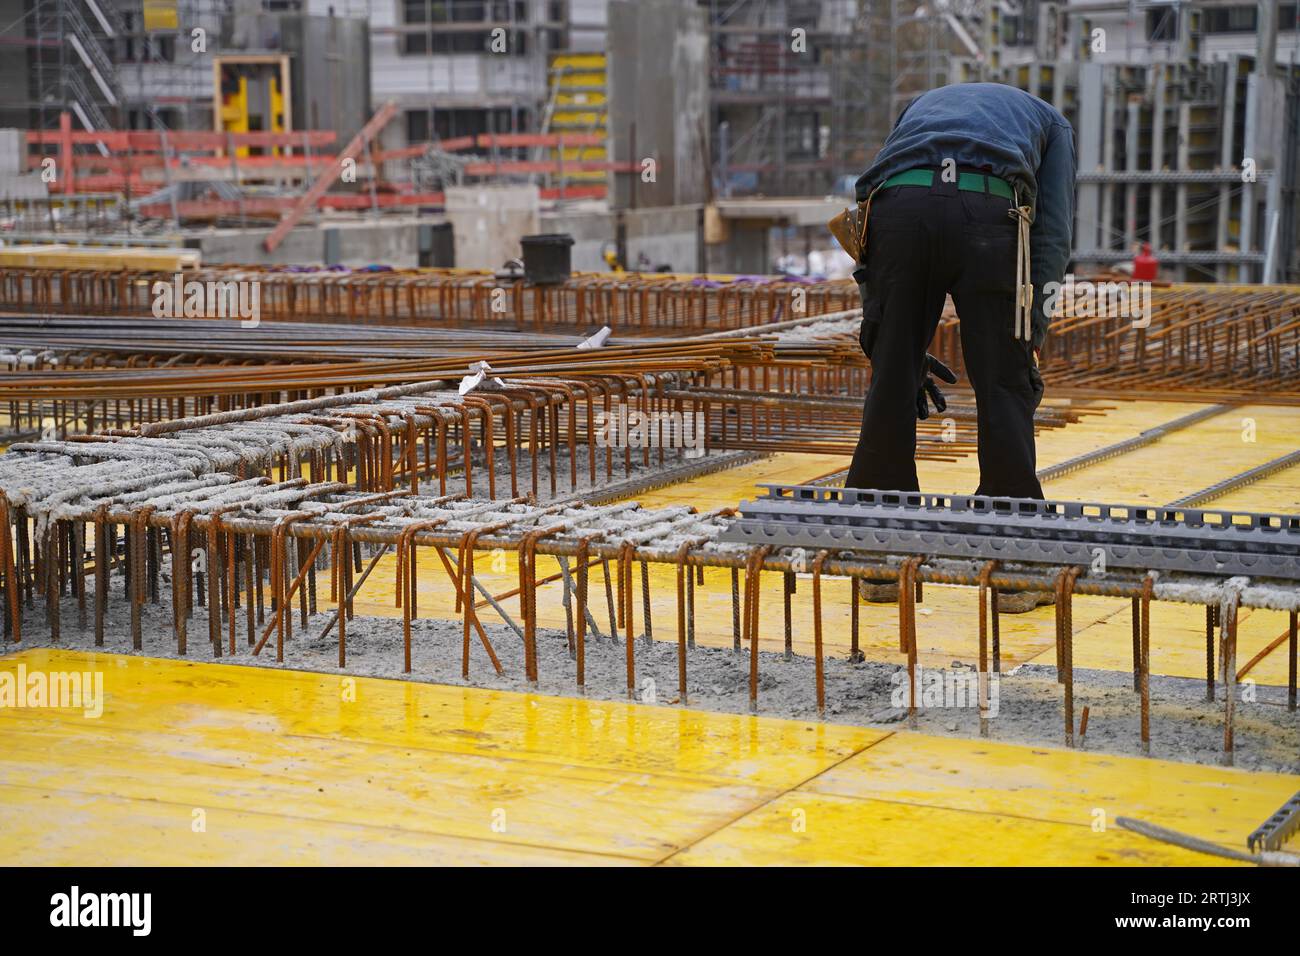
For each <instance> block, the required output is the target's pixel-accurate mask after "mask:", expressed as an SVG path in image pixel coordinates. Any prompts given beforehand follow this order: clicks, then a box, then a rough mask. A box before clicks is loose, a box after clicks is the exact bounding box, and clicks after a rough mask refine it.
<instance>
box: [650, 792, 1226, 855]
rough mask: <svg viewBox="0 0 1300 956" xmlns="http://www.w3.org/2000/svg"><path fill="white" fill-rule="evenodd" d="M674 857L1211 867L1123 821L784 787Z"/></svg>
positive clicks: (1187, 852)
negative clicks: (1104, 827) (1108, 825)
mask: <svg viewBox="0 0 1300 956" xmlns="http://www.w3.org/2000/svg"><path fill="white" fill-rule="evenodd" d="M665 863H666V864H668V865H673V866H803V865H808V864H816V865H819V866H899V865H911V866H1008V865H1011V866H1017V865H1034V866H1217V865H1221V864H1224V865H1230V864H1227V863H1226V861H1224V860H1218V859H1216V858H1214V857H1210V856H1205V855H1202V854H1199V853H1192V852H1191V851H1189V850H1182V849H1179V848H1177V847H1173V846H1169V845H1167V844H1163V843H1157V842H1155V841H1152V840H1148V839H1146V838H1145V837H1141V836H1138V835H1137V834H1136V833H1129V832H1127V831H1125V830H1119V829H1111V830H1108V831H1106V832H1105V833H1101V834H1094V833H1092V832H1091V831H1090V830H1088V829H1085V828H1082V827H1073V826H1068V825H1066V824H1061V823H1047V822H1044V821H1042V820H1035V819H1025V818H1023V817H1014V816H1010V815H1003V814H983V813H980V814H977V813H963V812H960V811H957V810H944V809H937V808H934V807H924V806H916V805H915V804H909V803H887V802H885V801H882V800H856V799H852V798H849V797H840V796H834V795H830V794H824V793H811V792H805V791H797V792H795V793H787V794H785V795H783V796H782V797H781V798H780V799H777V800H773V801H772V802H770V803H766V804H764V805H763V806H761V807H759V808H758V809H757V810H755V811H754V812H753V813H750V814H747V815H746V816H745V817H743V818H742V819H740V820H738V821H736V822H735V823H733V824H732V825H731V826H729V827H727V828H725V829H723V830H720V831H719V832H717V833H714V834H712V835H711V836H709V837H708V838H706V839H704V840H701V841H700V842H699V843H697V844H695V845H693V846H690V847H688V848H686V849H685V850H683V851H682V852H680V853H677V854H675V855H673V856H672V857H670V858H669V859H668V860H666V861H665Z"/></svg>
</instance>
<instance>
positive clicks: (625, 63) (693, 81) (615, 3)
mask: <svg viewBox="0 0 1300 956" xmlns="http://www.w3.org/2000/svg"><path fill="white" fill-rule="evenodd" d="M708 41H709V32H708V29H707V23H706V21H705V11H704V9H703V8H701V7H698V6H696V5H694V4H692V3H687V2H686V0H636V2H630V0H611V3H610V4H609V33H608V45H609V76H608V83H609V114H608V124H609V142H610V151H611V157H612V158H613V159H615V160H618V161H621V162H635V163H638V164H639V163H641V162H642V160H644V159H646V158H653V159H654V160H655V162H656V170H655V182H652V183H647V182H643V181H642V179H641V176H640V175H634V176H616V177H613V180H614V188H613V191H612V196H613V205H615V206H618V207H623V208H627V207H636V208H640V207H642V206H680V205H687V204H693V203H702V202H704V201H705V199H706V186H707V182H708V176H709V139H708V137H709V96H708V68H709V42H708ZM634 125H635V139H636V144H635V146H633V144H632V139H633V132H634V130H633V126H634Z"/></svg>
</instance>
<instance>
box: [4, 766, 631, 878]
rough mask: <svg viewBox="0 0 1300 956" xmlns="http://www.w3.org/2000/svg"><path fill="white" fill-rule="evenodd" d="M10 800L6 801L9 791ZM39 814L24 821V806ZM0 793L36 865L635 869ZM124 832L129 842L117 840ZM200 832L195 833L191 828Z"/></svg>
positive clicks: (21, 856)
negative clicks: (359, 865) (606, 867)
mask: <svg viewBox="0 0 1300 956" xmlns="http://www.w3.org/2000/svg"><path fill="white" fill-rule="evenodd" d="M11 791H12V792H11ZM38 801H39V803H38V804H37V805H38V806H39V812H36V813H33V812H32V810H31V806H32V804H33V803H37V802H38ZM195 809H196V808H194V807H190V806H185V805H181V804H176V803H172V802H168V801H166V800H158V799H149V800H129V799H126V798H123V797H114V796H109V797H105V796H102V795H99V794H93V795H91V794H81V793H72V792H49V791H46V792H40V793H38V792H33V791H30V790H16V789H15V788H11V787H8V786H6V785H4V784H0V833H3V834H4V836H3V838H0V845H2V846H3V847H4V854H5V858H6V860H8V861H10V862H11V863H12V864H19V865H40V866H178V865H184V866H286V865H293V866H356V865H358V864H365V863H374V864H380V863H382V864H383V865H385V866H485V865H494V866H611V865H612V866H635V865H644V861H638V860H634V859H631V858H629V857H622V856H615V855H612V854H604V853H578V852H572V851H566V850H560V849H555V848H552V847H534V846H528V845H526V844H521V843H510V842H506V841H501V840H477V839H461V838H456V837H451V836H448V835H446V834H424V833H412V832H410V831H408V830H401V829H397V828H393V827H388V826H384V825H372V824H343V823H328V822H323V821H320V820H311V819H299V818H296V817H293V816H286V815H284V814H280V813H267V812H264V811H258V810H251V811H248V812H244V811H233V810H227V809H220V808H215V807H214V808H210V809H208V810H207V811H206V812H205V814H204V816H203V818H202V820H201V823H200V822H198V818H196V817H195V816H194V810H195ZM123 826H127V827H128V828H129V829H128V834H127V836H128V837H129V838H124V834H123V833H121V832H120V830H121V828H122V827H123ZM197 826H201V827H202V829H201V830H197V831H196V829H195V828H196V827H197Z"/></svg>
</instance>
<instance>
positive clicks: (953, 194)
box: [845, 170, 1043, 498]
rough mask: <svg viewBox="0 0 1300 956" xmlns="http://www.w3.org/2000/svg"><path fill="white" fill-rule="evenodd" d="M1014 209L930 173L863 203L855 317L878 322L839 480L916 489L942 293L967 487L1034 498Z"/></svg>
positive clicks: (1030, 369)
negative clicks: (927, 180) (967, 452)
mask: <svg viewBox="0 0 1300 956" xmlns="http://www.w3.org/2000/svg"><path fill="white" fill-rule="evenodd" d="M1011 206H1012V203H1011V201H1010V200H1007V199H1004V198H999V197H997V196H992V195H989V194H988V193H983V192H972V191H959V190H958V189H957V185H956V183H944V182H942V180H941V177H940V175H939V172H938V171H937V170H936V172H935V177H934V184H933V185H932V186H929V187H925V186H894V187H890V188H888V189H881V190H879V191H878V192H877V193H876V194H875V197H874V198H873V199H872V203H871V213H870V216H869V217H868V221H867V251H866V257H865V260H864V265H865V266H866V273H867V283H866V284H867V292H866V294H865V296H864V301H863V322H864V323H867V322H872V321H875V322H879V323H880V324H879V328H878V332H877V334H876V338H875V343H874V347H873V349H872V354H871V355H870V358H871V386H870V388H869V389H868V391H867V398H866V402H865V404H864V406H863V409H862V435H861V437H860V438H859V439H858V447H857V450H856V451H855V452H854V455H853V463H852V465H851V466H850V468H849V474H848V477H847V479H846V480H845V484H846V485H847V486H848V487H850V488H876V489H880V490H885V491H918V490H919V485H918V483H917V478H916V460H915V455H916V393H917V390H918V389H919V388H920V387H921V383H922V381H923V372H924V362H925V353H926V348H927V347H928V345H929V343H930V341H931V339H932V338H933V337H934V332H935V328H936V327H937V326H938V324H939V318H940V314H941V313H942V311H943V307H944V300H945V297H946V296H947V295H949V294H951V295H952V299H953V303H954V304H955V305H956V306H957V316H958V319H959V320H960V322H961V347H962V358H963V363H964V365H965V369H966V376H967V378H968V379H969V381H970V384H971V385H972V386H973V387H974V389H975V402H976V406H977V416H978V424H979V465H980V483H979V487H978V488H977V489H976V492H975V493H976V494H981V495H998V496H1007V497H1017V498H1042V497H1043V489H1042V486H1041V485H1040V484H1039V482H1038V478H1037V477H1036V476H1035V474H1034V472H1035V457H1034V410H1035V409H1036V408H1037V407H1038V403H1039V401H1040V400H1041V399H1042V395H1043V385H1042V379H1041V378H1040V377H1039V375H1038V369H1037V368H1036V367H1035V365H1034V361H1033V351H1032V348H1031V347H1030V345H1029V343H1028V342H1024V341H1018V340H1016V339H1015V338H1014V336H1013V326H1014V322H1015V278H1016V235H1017V226H1016V223H1015V221H1014V220H1013V219H1012V218H1011V217H1010V216H1009V215H1008V210H1009V209H1010V208H1011ZM864 338H865V336H864Z"/></svg>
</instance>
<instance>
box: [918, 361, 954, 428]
mask: <svg viewBox="0 0 1300 956" xmlns="http://www.w3.org/2000/svg"><path fill="white" fill-rule="evenodd" d="M922 374H923V375H924V376H925V378H924V379H923V380H922V381H921V387H920V388H918V389H917V390H916V417H917V418H919V419H920V420H921V421H925V420H926V419H927V418H929V417H930V404H929V403H930V402H934V410H935V411H936V412H943V411H947V409H948V400H947V399H945V398H944V397H943V392H941V391H939V386H938V385H936V384H935V381H934V379H933V378H931V377H930V376H931V375H937V376H938V377H939V378H941V379H943V380H944V381H945V382H947V383H948V384H949V385H956V384H957V376H956V375H954V374H953V371H952V369H950V368H949V367H948V366H946V365H944V364H943V363H942V362H940V361H939V360H938V359H937V358H935V357H934V356H933V355H931V354H930V353H929V352H926V353H925V366H924V368H923V370H922ZM927 397H928V401H927Z"/></svg>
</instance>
